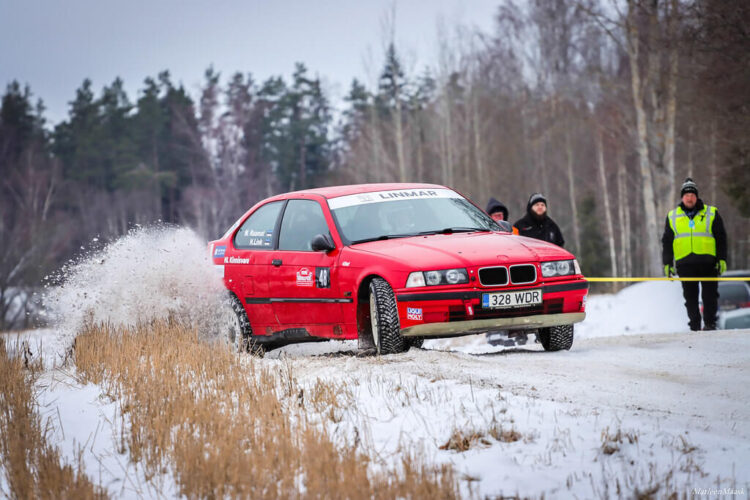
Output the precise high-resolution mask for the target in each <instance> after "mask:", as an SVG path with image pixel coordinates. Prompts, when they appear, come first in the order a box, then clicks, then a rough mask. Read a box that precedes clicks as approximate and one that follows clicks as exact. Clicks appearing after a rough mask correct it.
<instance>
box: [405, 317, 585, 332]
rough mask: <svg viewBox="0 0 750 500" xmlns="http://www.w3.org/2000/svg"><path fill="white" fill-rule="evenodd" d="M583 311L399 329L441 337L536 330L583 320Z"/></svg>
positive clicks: (430, 324)
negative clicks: (500, 331) (494, 331)
mask: <svg viewBox="0 0 750 500" xmlns="http://www.w3.org/2000/svg"><path fill="white" fill-rule="evenodd" d="M585 317H586V313H585V312H577V313H561V314H537V315H534V316H517V317H514V318H493V319H475V320H468V321H454V322H451V323H424V324H421V325H415V326H409V327H407V328H403V329H401V335H403V336H404V337H441V336H448V335H464V334H471V333H483V332H488V331H492V330H536V329H537V328H548V327H551V326H560V325H571V324H573V323H578V322H581V321H583V320H584V318H585Z"/></svg>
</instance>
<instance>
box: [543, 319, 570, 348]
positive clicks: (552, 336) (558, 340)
mask: <svg viewBox="0 0 750 500" xmlns="http://www.w3.org/2000/svg"><path fill="white" fill-rule="evenodd" d="M536 336H537V338H538V339H539V342H540V343H541V344H542V347H544V350H545V351H567V350H569V349H570V348H571V347H572V346H573V325H560V326H552V327H550V328H540V329H539V331H538V332H537V334H536Z"/></svg>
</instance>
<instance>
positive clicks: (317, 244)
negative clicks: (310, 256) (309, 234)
mask: <svg viewBox="0 0 750 500" xmlns="http://www.w3.org/2000/svg"><path fill="white" fill-rule="evenodd" d="M310 246H311V247H312V249H313V251H314V252H320V251H326V252H330V251H331V250H336V245H335V244H334V243H333V239H332V238H331V237H330V236H329V235H327V234H316V235H315V236H313V239H312V241H311V242H310Z"/></svg>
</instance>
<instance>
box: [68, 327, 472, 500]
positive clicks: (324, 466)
mask: <svg viewBox="0 0 750 500" xmlns="http://www.w3.org/2000/svg"><path fill="white" fill-rule="evenodd" d="M75 363H76V367H77V370H78V373H79V374H80V376H81V377H82V378H83V379H85V380H86V381H90V382H94V383H97V384H100V385H101V386H102V387H104V388H105V390H106V391H107V392H108V393H109V395H110V396H111V397H113V398H117V399H119V400H120V401H121V403H122V408H123V413H124V414H125V416H126V417H127V419H128V420H129V422H130V429H129V431H128V432H127V433H125V435H124V437H123V439H124V442H123V443H122V444H123V446H124V447H126V448H127V450H129V452H130V456H131V458H132V459H133V460H135V461H139V462H140V463H141V464H142V466H143V467H144V469H145V470H146V472H147V474H154V475H156V474H161V473H164V472H169V473H171V474H172V475H173V476H174V477H175V480H176V483H177V486H178V489H179V492H180V494H182V495H185V496H187V497H189V498H209V497H210V498H217V497H225V496H229V497H244V498H290V497H292V498H300V497H304V498H308V497H313V498H352V499H356V498H368V499H370V498H395V497H402V498H455V497H457V496H458V495H459V491H458V487H457V480H456V478H455V477H454V474H453V471H452V469H451V468H450V467H449V466H431V465H428V464H427V463H426V462H425V460H424V459H423V458H422V456H420V455H414V454H412V455H405V456H403V457H402V460H401V462H400V463H399V464H397V465H395V466H388V467H375V466H374V465H372V464H371V463H370V460H369V458H368V457H367V456H366V455H365V454H364V453H362V452H361V451H360V450H358V449H357V445H356V443H353V444H346V443H344V444H341V443H338V444H337V443H334V441H333V439H332V437H331V436H330V435H328V433H327V431H326V430H325V429H326V427H327V426H326V425H321V424H320V423H316V422H313V421H312V418H311V417H309V416H308V413H307V411H308V406H310V405H312V406H314V407H315V408H318V409H325V411H326V412H327V415H328V417H327V418H330V419H331V420H332V421H334V422H335V421H336V419H338V418H340V412H338V411H337V409H340V407H341V405H342V404H343V403H345V401H346V399H347V397H346V393H345V392H342V388H341V387H340V386H336V385H334V384H330V385H327V383H326V382H322V381H319V382H317V383H316V384H315V385H314V386H313V388H312V389H308V392H307V393H305V392H302V390H301V389H300V387H299V385H298V383H297V381H296V379H295V377H294V373H293V371H292V369H291V367H290V366H285V367H282V369H281V370H277V371H271V370H270V369H268V368H266V367H264V365H263V363H262V360H257V359H255V358H252V357H250V356H237V355H235V354H233V353H231V352H230V350H229V349H228V348H227V347H225V346H223V345H217V344H209V343H206V342H201V341H199V339H198V336H197V334H196V332H195V331H193V330H191V329H189V328H186V327H183V326H181V325H179V324H174V323H172V324H165V323H155V324H152V325H148V326H142V327H139V328H135V329H133V330H132V331H125V332H123V331H115V330H113V329H111V328H106V327H89V328H88V329H87V330H86V331H84V332H83V333H82V334H81V335H79V337H78V338H77V340H76V347H75Z"/></svg>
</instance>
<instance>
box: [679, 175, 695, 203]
mask: <svg viewBox="0 0 750 500" xmlns="http://www.w3.org/2000/svg"><path fill="white" fill-rule="evenodd" d="M685 193H693V194H695V196H698V185H697V184H696V183H695V182H694V181H693V179H691V178H690V177H688V178H687V179H685V182H683V183H682V189H681V190H680V198H682V197H683V196H684V195H685Z"/></svg>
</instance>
